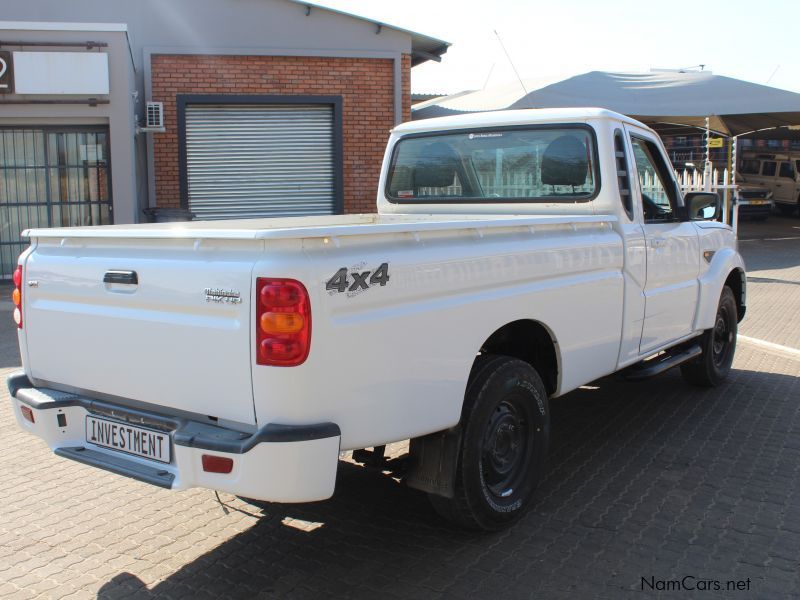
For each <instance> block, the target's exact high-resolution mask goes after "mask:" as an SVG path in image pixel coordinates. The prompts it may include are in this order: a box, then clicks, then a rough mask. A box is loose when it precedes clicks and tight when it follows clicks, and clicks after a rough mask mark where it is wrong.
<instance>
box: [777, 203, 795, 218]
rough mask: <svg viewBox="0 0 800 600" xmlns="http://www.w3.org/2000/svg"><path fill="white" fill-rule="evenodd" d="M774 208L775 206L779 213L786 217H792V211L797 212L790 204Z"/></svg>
mask: <svg viewBox="0 0 800 600" xmlns="http://www.w3.org/2000/svg"><path fill="white" fill-rule="evenodd" d="M775 206H777V207H778V210H779V211H780V213H781V214H782V215H784V216H786V217H790V216H792V214H794V211H795V210H797V207H796V206H792V205H791V204H776V205H775Z"/></svg>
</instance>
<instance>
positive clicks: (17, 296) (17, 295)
mask: <svg viewBox="0 0 800 600" xmlns="http://www.w3.org/2000/svg"><path fill="white" fill-rule="evenodd" d="M11 299H12V300H13V301H14V306H19V305H20V304H22V293H21V292H20V291H19V289H17V288H15V289H14V291H13V292H11Z"/></svg>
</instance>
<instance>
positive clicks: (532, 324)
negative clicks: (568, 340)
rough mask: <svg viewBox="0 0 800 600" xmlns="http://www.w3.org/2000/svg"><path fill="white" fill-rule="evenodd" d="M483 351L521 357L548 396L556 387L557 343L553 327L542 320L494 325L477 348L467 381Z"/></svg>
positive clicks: (558, 361)
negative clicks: (530, 367) (492, 329)
mask: <svg viewBox="0 0 800 600" xmlns="http://www.w3.org/2000/svg"><path fill="white" fill-rule="evenodd" d="M483 354H502V355H505V356H513V357H514V358H518V359H520V360H523V361H525V362H527V363H528V364H530V365H531V366H532V367H533V368H534V369H536V371H537V372H538V373H539V376H540V377H541V378H542V381H543V382H544V385H545V389H546V390H547V393H548V395H550V396H552V395H553V394H555V393H556V391H557V390H558V387H559V375H560V373H561V358H560V355H559V351H558V342H557V340H556V336H555V334H554V333H553V331H552V329H550V328H549V327H547V325H545V324H544V323H542V322H541V321H535V320H533V319H518V320H516V321H511V322H509V323H506V324H505V325H503V326H502V327H499V328H497V329H496V330H495V331H494V332H493V333H492V334H491V335H489V336H488V337H487V338H486V339H485V340H484V342H483V343H482V344H481V346H480V348H479V349H478V352H477V353H476V360H475V361H474V362H473V364H472V366H471V367H470V377H469V379H470V380H471V379H472V377H473V376H474V374H475V373H474V367H475V364H476V362H477V359H478V356H480V355H483Z"/></svg>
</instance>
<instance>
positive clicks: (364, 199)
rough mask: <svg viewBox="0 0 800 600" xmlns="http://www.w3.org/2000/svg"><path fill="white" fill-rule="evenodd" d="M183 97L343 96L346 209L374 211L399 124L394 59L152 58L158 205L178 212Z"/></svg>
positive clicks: (405, 74)
mask: <svg viewBox="0 0 800 600" xmlns="http://www.w3.org/2000/svg"><path fill="white" fill-rule="evenodd" d="M401 72H402V79H403V81H402V90H403V102H402V109H403V120H404V121H407V120H410V118H411V87H410V73H411V57H410V56H408V55H403V58H402V69H401ZM178 94H254V95H267V94H275V95H317V96H341V97H342V138H343V148H342V150H343V174H342V176H343V184H344V185H343V187H344V211H345V212H346V213H354V212H375V197H376V191H377V185H378V177H379V174H380V165H381V161H382V160H383V152H384V148H385V145H386V140H387V139H388V133H389V130H390V129H391V128H392V127H393V126H394V67H393V61H392V60H390V59H375V58H317V57H299V56H199V55H165V54H159V55H153V57H152V97H153V100H154V101H160V102H163V103H164V124H165V126H166V129H167V131H166V133H159V134H156V135H155V136H154V162H155V183H156V198H157V204H158V206H162V207H177V206H180V188H179V176H180V173H179V167H178V128H177V118H176V117H177V106H176V96H177V95H178Z"/></svg>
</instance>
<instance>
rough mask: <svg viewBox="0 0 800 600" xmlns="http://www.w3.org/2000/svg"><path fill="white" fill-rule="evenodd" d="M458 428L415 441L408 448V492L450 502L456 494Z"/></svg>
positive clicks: (459, 432) (459, 434)
mask: <svg viewBox="0 0 800 600" xmlns="http://www.w3.org/2000/svg"><path fill="white" fill-rule="evenodd" d="M460 446H461V427H460V426H457V427H453V428H452V429H447V430H445V431H437V432H436V433H431V434H428V435H426V436H423V437H419V438H414V439H412V440H411V442H410V444H409V455H410V459H411V460H410V461H409V462H410V465H409V471H408V474H407V476H406V480H405V481H406V485H408V487H410V488H414V489H416V490H420V491H423V492H428V493H430V494H437V495H439V496H444V497H445V498H452V497H453V495H454V493H455V491H454V486H455V480H456V469H457V468H458V450H459V448H460Z"/></svg>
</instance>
